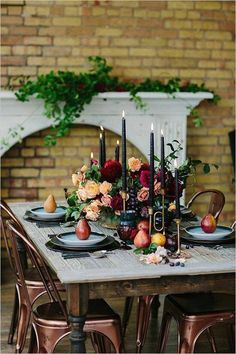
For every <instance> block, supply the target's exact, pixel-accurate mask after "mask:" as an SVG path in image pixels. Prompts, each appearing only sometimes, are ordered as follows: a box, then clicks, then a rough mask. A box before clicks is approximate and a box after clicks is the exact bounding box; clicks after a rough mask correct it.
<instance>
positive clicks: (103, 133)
mask: <svg viewBox="0 0 236 354" xmlns="http://www.w3.org/2000/svg"><path fill="white" fill-rule="evenodd" d="M100 128H101V134H102V161H103V165H104V163H105V162H106V136H105V130H104V128H103V126H102V125H101V126H100Z"/></svg>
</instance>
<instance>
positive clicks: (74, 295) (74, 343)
mask: <svg viewBox="0 0 236 354" xmlns="http://www.w3.org/2000/svg"><path fill="white" fill-rule="evenodd" d="M88 298H89V292H88V285H87V284H69V285H68V287H67V306H68V313H69V317H68V318H69V321H70V324H71V334H70V343H71V353H86V348H85V340H86V334H85V332H84V330H83V328H84V324H85V320H86V313H87V310H88Z"/></svg>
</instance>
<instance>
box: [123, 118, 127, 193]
mask: <svg viewBox="0 0 236 354" xmlns="http://www.w3.org/2000/svg"><path fill="white" fill-rule="evenodd" d="M126 189H127V180H126V123H125V112H124V111H123V114H122V190H123V192H126Z"/></svg>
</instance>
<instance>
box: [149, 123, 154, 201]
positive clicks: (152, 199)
mask: <svg viewBox="0 0 236 354" xmlns="http://www.w3.org/2000/svg"><path fill="white" fill-rule="evenodd" d="M153 201H154V131H153V123H152V124H151V132H150V182H149V206H150V208H152V207H153Z"/></svg>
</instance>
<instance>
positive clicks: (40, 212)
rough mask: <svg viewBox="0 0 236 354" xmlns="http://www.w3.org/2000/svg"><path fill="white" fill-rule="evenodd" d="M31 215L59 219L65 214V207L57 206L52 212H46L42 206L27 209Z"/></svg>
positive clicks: (42, 218) (46, 218)
mask: <svg viewBox="0 0 236 354" xmlns="http://www.w3.org/2000/svg"><path fill="white" fill-rule="evenodd" d="M29 213H30V214H31V217H36V218H40V219H41V220H52V219H61V218H63V217H64V216H65V214H66V207H64V206H58V207H57V208H56V210H55V211H54V213H47V212H46V211H45V210H44V208H43V207H37V208H33V209H31V210H29Z"/></svg>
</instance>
